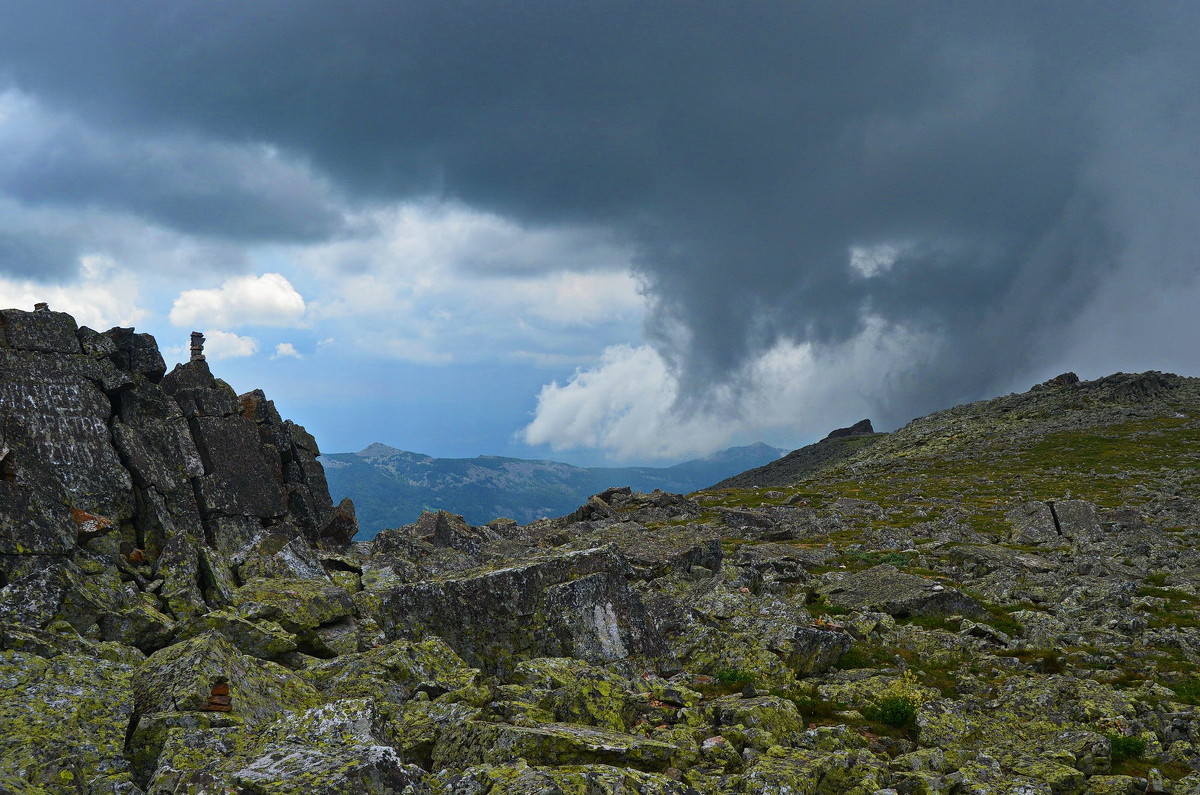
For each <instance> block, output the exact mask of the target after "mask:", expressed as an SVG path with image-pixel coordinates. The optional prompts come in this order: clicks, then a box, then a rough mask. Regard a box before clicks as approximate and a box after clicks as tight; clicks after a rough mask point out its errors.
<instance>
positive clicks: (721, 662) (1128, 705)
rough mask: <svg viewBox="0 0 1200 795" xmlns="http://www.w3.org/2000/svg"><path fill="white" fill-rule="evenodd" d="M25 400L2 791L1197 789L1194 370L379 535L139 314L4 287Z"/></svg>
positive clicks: (8, 591) (1, 603)
mask: <svg viewBox="0 0 1200 795" xmlns="http://www.w3.org/2000/svg"><path fill="white" fill-rule="evenodd" d="M0 420H2V423H0V690H2V691H3V693H4V697H3V699H2V700H0V792H12V793H89V794H91V795H99V794H100V793H121V794H122V795H135V794H136V793H154V794H155V795H165V794H166V793H197V794H198V793H228V792H238V793H256V794H261V795H266V794H267V793H270V794H272V795H284V794H285V793H297V794H299V793H303V794H304V795H317V794H319V793H368V794H378V795H383V794H384V793H410V794H411V795H418V794H422V795H502V794H512V795H516V794H518V793H520V794H528V795H533V794H534V793H561V794H562V795H585V793H586V794H587V795H593V794H597V793H605V794H612V795H616V793H642V794H643V795H683V794H684V793H730V794H731V795H732V793H780V794H782V793H789V794H799V793H812V794H816V793H820V794H821V795H834V794H839V795H843V794H844V795H884V793H911V794H912V795H935V794H937V795H950V794H951V793H954V794H956V795H957V794H966V793H978V794H981V795H982V794H983V793H1027V794H1029V795H1034V794H1039V793H1054V794H1055V795H1062V794H1070V793H1093V794H1094V795H1101V793H1103V794H1105V795H1108V794H1110V793H1111V794H1114V795H1115V794H1116V793H1122V794H1125V793H1129V794H1130V795H1132V793H1148V792H1170V793H1174V794H1175V795H1189V794H1192V795H1195V794H1196V793H1200V772H1194V771H1200V711H1198V710H1200V707H1198V706H1196V705H1197V704H1200V675H1198V674H1197V673H1196V670H1197V663H1198V662H1200V551H1198V550H1197V546H1198V542H1200V502H1198V501H1197V499H1196V488H1197V485H1198V483H1200V467H1198V464H1200V380H1198V379H1193V378H1184V377H1179V376H1176V375H1169V374H1164V373H1158V372H1148V373H1143V374H1140V375H1129V374H1117V375H1112V376H1109V377H1106V378H1101V379H1099V380H1095V381H1079V379H1077V378H1075V377H1074V376H1072V375H1070V374H1066V375H1064V376H1060V377H1059V378H1056V379H1053V380H1052V381H1049V382H1047V383H1045V384H1041V385H1038V386H1035V387H1034V388H1033V389H1031V390H1030V391H1028V392H1025V393H1022V394H1013V395H1009V396H1006V397H1000V398H996V399H994V400H987V401H983V402H979V403H973V404H970V405H964V406H958V407H956V408H952V409H949V410H947V411H942V412H939V413H937V414H933V415H930V416H928V417H923V418H920V419H916V420H913V421H912V422H911V423H909V424H908V425H906V426H905V427H903V428H901V429H899V430H896V431H894V432H892V433H875V432H874V431H873V428H872V427H871V425H870V423H869V422H868V423H859V424H858V425H855V426H852V427H850V428H847V429H843V430H842V431H839V432H835V433H833V434H831V435H830V437H829V438H828V439H826V440H823V441H821V442H819V443H817V444H815V445H812V446H810V447H807V448H804V449H802V450H798V451H796V452H794V453H791V454H789V455H788V456H785V457H784V458H782V459H780V460H778V461H775V462H772V463H770V464H768V465H766V466H764V467H760V468H759V469H756V470H752V471H750V472H747V473H744V474H742V475H739V476H736V477H734V478H731V479H730V480H728V481H726V482H724V483H722V484H718V486H717V487H713V488H710V489H707V490H703V491H700V492H696V493H694V494H691V495H688V496H681V495H677V494H668V493H663V492H653V493H649V494H645V493H637V492H633V491H631V490H630V489H628V488H621V487H614V488H610V489H607V490H605V491H602V492H601V493H598V494H596V495H594V496H592V497H591V498H589V499H588V500H587V502H586V503H585V504H583V505H582V506H580V507H579V508H578V510H576V511H575V512H574V513H571V514H570V515H567V516H563V517H561V518H557V519H541V520H538V521H534V522H532V523H530V524H526V525H519V524H518V523H517V522H515V521H513V520H510V519H504V518H497V519H495V520H494V521H491V522H488V523H487V524H484V525H478V526H473V525H470V524H468V523H467V522H466V521H464V520H463V519H462V518H461V517H459V516H456V515H453V514H449V513H445V512H436V513H425V514H423V515H422V516H421V517H420V519H419V520H418V521H416V522H415V523H414V524H412V525H409V526H405V527H399V528H394V529H388V530H385V531H383V532H381V533H379V534H378V536H377V537H375V538H374V539H373V540H371V541H368V542H354V541H352V539H353V537H354V534H355V532H356V529H357V525H356V522H355V519H354V510H353V506H352V505H351V504H349V502H344V503H343V504H341V505H337V506H335V505H334V504H333V503H332V501H331V500H330V498H329V492H328V488H327V485H326V481H325V477H324V473H323V470H322V467H321V465H320V464H319V463H318V461H317V458H318V456H319V454H320V453H319V449H318V447H317V444H316V442H315V441H314V440H313V438H312V437H311V436H310V435H309V434H308V433H306V432H305V431H304V429H303V428H301V427H299V426H298V425H295V424H293V423H290V422H288V421H285V420H283V419H282V418H281V417H280V416H279V413H278V412H277V411H276V410H275V407H274V405H273V404H272V402H271V401H270V400H268V399H267V398H266V397H265V396H264V395H263V394H262V393H261V392H250V393H247V394H245V395H241V396H239V395H236V394H235V393H234V391H233V390H232V389H231V388H230V387H229V386H228V385H227V384H225V383H224V382H222V381H221V380H220V379H218V378H216V377H214V376H213V374H212V373H211V371H210V370H209V367H208V364H207V362H205V361H204V360H203V357H202V354H201V355H199V356H197V357H195V360H193V361H190V362H188V363H186V364H182V365H179V366H177V367H175V368H174V369H173V370H172V371H171V372H170V373H167V372H166V367H165V365H164V362H163V358H162V356H161V355H160V353H159V351H158V348H157V346H156V343H155V341H154V340H153V338H151V337H149V336H148V335H144V334H136V333H134V332H133V331H132V330H131V329H121V328H115V329H112V330H110V331H107V332H103V333H101V332H96V331H93V330H91V329H88V328H79V327H77V326H76V323H75V321H74V320H73V319H72V318H71V317H70V316H68V315H65V314H61V313H56V312H51V311H48V310H46V309H42V310H41V311H35V312H22V311H17V310H6V311H3V312H0ZM614 485H616V484H614Z"/></svg>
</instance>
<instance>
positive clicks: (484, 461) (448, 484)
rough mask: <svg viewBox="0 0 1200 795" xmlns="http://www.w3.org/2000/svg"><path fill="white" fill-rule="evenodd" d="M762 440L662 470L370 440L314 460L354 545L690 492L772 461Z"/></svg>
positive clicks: (773, 450)
mask: <svg viewBox="0 0 1200 795" xmlns="http://www.w3.org/2000/svg"><path fill="white" fill-rule="evenodd" d="M782 453H783V451H782V450H779V449H778V448H774V447H771V446H770V445H767V444H765V443H763V442H758V443H755V444H750V445H743V446H737V447H730V448H726V449H725V450H720V451H717V452H716V453H713V454H711V455H708V456H705V457H703V458H697V459H692V460H689V461H684V462H681V463H678V464H674V465H671V466H668V467H579V466H575V465H573V464H567V463H564V462H561V461H553V460H547V459H525V458H515V457H510V456H495V455H483V456H474V457H471V458H437V457H434V456H429V455H425V454H423V453H415V452H411V451H407V450H401V449H399V448H396V447H392V446H390V445H386V444H383V443H381V442H374V443H372V444H370V445H368V446H367V447H365V448H363V449H362V450H360V451H359V452H357V453H332V454H326V455H324V456H323V457H322V463H323V465H324V467H325V474H326V478H327V479H328V481H329V486H330V491H331V493H332V494H334V495H335V496H337V497H339V498H340V497H343V496H344V497H348V498H350V499H351V500H353V502H354V505H355V507H356V510H357V518H358V522H359V526H360V528H361V529H360V533H359V536H358V538H359V540H365V539H367V538H370V537H371V536H373V535H374V534H375V533H377V532H379V531H380V530H384V529H387V528H392V527H399V526H401V525H405V524H409V523H411V522H413V521H416V519H417V517H418V516H419V515H420V514H421V512H422V511H425V510H446V511H449V512H451V513H455V514H459V515H462V516H464V517H465V518H466V519H467V521H468V522H469V523H471V524H477V525H478V524H484V523H486V522H488V521H491V520H492V519H496V518H500V517H508V518H512V519H516V520H517V521H518V522H520V523H522V524H525V523H528V522H531V521H533V520H535V519H539V518H544V517H550V516H558V515H562V514H566V513H570V512H571V511H572V510H574V509H575V508H576V507H577V506H578V505H579V504H580V503H582V502H584V501H585V500H586V499H587V498H588V496H589V495H591V494H594V493H596V492H599V491H603V490H605V489H607V488H610V487H613V486H630V487H631V488H633V489H634V490H636V491H652V490H654V489H661V490H663V491H671V492H691V491H695V490H696V489H699V488H702V487H704V486H707V485H709V484H711V483H713V482H714V481H715V480H718V479H719V478H721V477H724V476H725V475H727V474H732V473H733V472H736V471H742V470H743V469H746V468H748V467H751V466H754V465H756V464H759V463H762V462H764V461H769V460H772V459H774V458H778V457H779V455H781V454H782Z"/></svg>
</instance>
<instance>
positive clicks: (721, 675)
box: [713, 668, 754, 687]
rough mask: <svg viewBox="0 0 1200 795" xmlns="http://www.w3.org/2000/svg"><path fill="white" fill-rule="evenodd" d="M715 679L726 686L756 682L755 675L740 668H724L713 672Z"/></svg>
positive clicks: (738, 685) (740, 685)
mask: <svg viewBox="0 0 1200 795" xmlns="http://www.w3.org/2000/svg"><path fill="white" fill-rule="evenodd" d="M713 679H714V680H716V682H717V684H720V685H726V686H730V685H736V686H737V687H742V686H743V685H752V684H754V677H753V676H751V675H750V674H748V673H747V672H745V671H742V670H740V669H738V668H722V669H721V670H720V671H717V672H716V673H715V674H713Z"/></svg>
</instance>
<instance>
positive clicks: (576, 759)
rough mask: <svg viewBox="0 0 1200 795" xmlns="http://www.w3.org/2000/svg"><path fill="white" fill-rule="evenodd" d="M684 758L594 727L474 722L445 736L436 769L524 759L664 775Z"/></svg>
mask: <svg viewBox="0 0 1200 795" xmlns="http://www.w3.org/2000/svg"><path fill="white" fill-rule="evenodd" d="M681 755H682V753H681V749H679V748H678V747H676V746H674V745H670V744H668V743H663V742H659V741H657V740H650V739H647V738H645V737H636V736H634V735H631V734H625V733H623V732H617V731H611V730H608V729H599V728H595V727H591V726H579V725H576V724H570V723H550V724H546V725H543V726H512V725H506V724H501V723H485V722H482V721H470V722H468V723H464V724H462V725H461V726H457V727H454V728H452V729H449V730H447V731H445V732H443V733H442V736H441V737H440V738H439V739H438V742H437V745H436V746H435V747H434V749H433V764H434V766H435V767H437V768H462V767H468V766H470V765H478V764H505V763H511V762H515V761H516V760H518V759H523V760H525V761H526V762H528V763H530V764H535V765H536V764H560V765H561V764H566V765H572V764H575V765H587V764H606V765H618V766H621V767H632V768H634V769H637V770H647V771H659V772H661V771H663V770H666V769H667V768H668V767H671V766H672V764H673V763H674V762H675V761H676V760H678V759H679V757H680V756H681Z"/></svg>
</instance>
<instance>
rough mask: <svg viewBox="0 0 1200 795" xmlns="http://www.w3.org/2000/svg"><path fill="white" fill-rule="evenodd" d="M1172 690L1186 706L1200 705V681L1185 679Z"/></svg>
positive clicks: (1172, 686)
mask: <svg viewBox="0 0 1200 795" xmlns="http://www.w3.org/2000/svg"><path fill="white" fill-rule="evenodd" d="M1171 689H1172V690H1174V691H1175V696H1176V697H1177V698H1178V699H1179V700H1180V701H1182V702H1183V703H1184V704H1200V679H1196V678H1190V679H1184V680H1183V681H1182V682H1179V683H1178V684H1175V685H1171Z"/></svg>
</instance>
